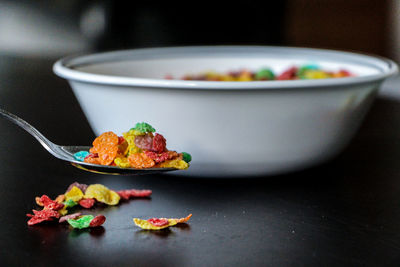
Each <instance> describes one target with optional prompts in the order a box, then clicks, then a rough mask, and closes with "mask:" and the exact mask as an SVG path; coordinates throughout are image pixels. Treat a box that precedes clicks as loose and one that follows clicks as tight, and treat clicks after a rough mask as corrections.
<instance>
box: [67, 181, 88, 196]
mask: <svg viewBox="0 0 400 267" xmlns="http://www.w3.org/2000/svg"><path fill="white" fill-rule="evenodd" d="M74 186H76V187H78V188H79V189H80V190H81V191H82V193H84V194H85V191H86V188H87V187H88V185H87V184H80V183H78V182H75V183H72V184H70V185H69V186H68V189H67V191H65V194H66V193H68V192H69V191H70V190H71V189H72V187H74Z"/></svg>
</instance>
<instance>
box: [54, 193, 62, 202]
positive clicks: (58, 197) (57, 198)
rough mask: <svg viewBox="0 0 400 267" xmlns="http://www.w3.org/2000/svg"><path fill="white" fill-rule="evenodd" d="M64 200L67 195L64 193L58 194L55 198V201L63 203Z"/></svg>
mask: <svg viewBox="0 0 400 267" xmlns="http://www.w3.org/2000/svg"><path fill="white" fill-rule="evenodd" d="M64 200H65V195H63V194H61V195H58V196H57V197H56V199H54V201H55V202H57V203H63V202H64Z"/></svg>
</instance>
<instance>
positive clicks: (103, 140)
mask: <svg viewBox="0 0 400 267" xmlns="http://www.w3.org/2000/svg"><path fill="white" fill-rule="evenodd" d="M118 142H119V138H118V135H116V134H115V133H113V132H105V133H102V134H101V135H100V136H99V137H97V138H96V139H94V141H93V147H99V146H102V145H104V144H107V145H109V146H117V145H118Z"/></svg>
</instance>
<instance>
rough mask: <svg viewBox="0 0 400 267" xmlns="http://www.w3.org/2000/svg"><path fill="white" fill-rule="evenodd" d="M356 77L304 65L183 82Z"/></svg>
mask: <svg viewBox="0 0 400 267" xmlns="http://www.w3.org/2000/svg"><path fill="white" fill-rule="evenodd" d="M349 76H354V75H353V74H352V73H350V72H349V71H347V70H344V69H341V70H338V71H327V70H323V69H322V68H320V67H319V66H318V65H313V64H309V65H303V66H300V67H297V66H291V67H289V68H287V69H286V70H285V71H283V72H282V73H279V74H277V73H274V72H273V71H272V69H270V68H262V69H259V70H257V71H250V70H247V69H242V70H239V71H231V72H228V73H219V72H215V71H208V72H204V73H200V74H187V75H184V76H183V77H182V78H181V79H182V80H196V81H226V82H232V81H235V82H248V81H273V80H299V79H327V78H343V77H349ZM165 78H166V79H174V78H173V76H171V75H166V76H165Z"/></svg>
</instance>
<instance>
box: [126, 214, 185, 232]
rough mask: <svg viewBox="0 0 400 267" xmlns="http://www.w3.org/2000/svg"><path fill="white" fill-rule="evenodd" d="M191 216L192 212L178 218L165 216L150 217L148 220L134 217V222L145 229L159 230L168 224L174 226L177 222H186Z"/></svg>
mask: <svg viewBox="0 0 400 267" xmlns="http://www.w3.org/2000/svg"><path fill="white" fill-rule="evenodd" d="M191 217H192V214H189V215H188V216H187V217H184V218H179V219H167V218H151V219H148V220H142V219H138V218H134V219H133V221H134V223H135V224H136V225H137V226H139V227H140V228H142V229H146V230H160V229H164V228H167V227H170V226H174V225H176V224H178V223H186V222H187V221H189V219H190V218H191Z"/></svg>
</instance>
